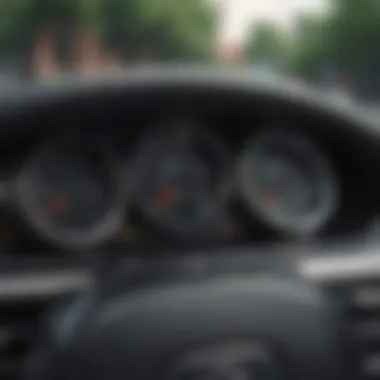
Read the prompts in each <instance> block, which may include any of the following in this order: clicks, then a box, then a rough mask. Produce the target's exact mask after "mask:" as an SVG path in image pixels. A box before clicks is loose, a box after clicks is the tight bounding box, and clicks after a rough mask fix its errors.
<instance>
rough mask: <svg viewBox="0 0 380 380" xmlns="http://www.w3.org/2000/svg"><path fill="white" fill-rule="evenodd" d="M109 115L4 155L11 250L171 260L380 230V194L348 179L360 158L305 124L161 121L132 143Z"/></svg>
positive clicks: (149, 123) (6, 239) (140, 127)
mask: <svg viewBox="0 0 380 380" xmlns="http://www.w3.org/2000/svg"><path fill="white" fill-rule="evenodd" d="M119 112H120V113H122V112H121V110H119ZM100 115H101V114H99V116H97V117H94V115H92V118H90V120H91V123H88V125H87V124H86V122H84V123H83V125H80V124H79V123H78V128H68V129H63V128H58V130H56V129H54V130H53V131H48V130H46V129H45V130H44V131H43V133H37V134H33V135H31V136H29V137H28V138H27V139H25V140H24V141H23V143H19V146H18V148H16V149H14V150H13V149H11V148H10V149H9V152H11V153H9V152H8V151H5V153H3V154H4V162H5V164H4V170H3V183H2V184H1V189H3V191H2V192H0V195H1V196H2V200H1V202H2V210H3V213H2V220H1V221H2V225H3V228H2V230H3V233H2V234H0V240H2V244H3V246H4V247H5V248H6V249H8V250H9V249H10V248H11V250H13V251H14V252H17V251H23V252H25V251H27V252H37V253H39V254H40V253H49V254H50V253H51V252H52V251H53V252H57V253H58V254H62V253H64V254H71V253H75V254H81V253H86V252H90V251H94V250H95V251H96V250H102V249H109V250H111V251H112V250H115V251H118V250H122V251H123V252H127V253H128V252H136V251H137V252H138V251H139V250H141V251H145V252H151V251H152V250H154V251H155V252H160V251H162V252H167V251H170V250H171V249H173V250H176V251H178V249H179V250H186V248H187V247H190V248H194V247H201V248H202V247H208V246H215V245H216V246H220V245H229V244H232V245H233V244H252V243H254V244H264V243H268V242H270V243H273V242H297V241H299V242H308V241H313V242H315V241H325V240H328V239H331V238H337V237H341V236H342V234H343V235H344V236H345V237H346V238H352V236H355V237H357V236H364V235H365V234H366V233H368V231H370V230H371V228H372V226H373V225H375V221H376V218H375V216H376V211H375V210H376V207H373V204H371V203H370V202H371V196H370V193H369V192H367V193H368V196H367V197H363V198H361V197H358V196H357V195H358V193H357V191H360V187H362V188H363V189H366V182H365V181H361V182H359V183H358V181H355V182H351V177H350V175H349V173H350V172H352V170H355V166H350V170H349V171H347V172H345V168H346V167H347V165H346V163H347V161H346V160H348V159H349V154H348V153H346V155H345V154H344V152H343V153H342V152H341V151H339V148H337V147H336V146H334V145H333V146H332V145H331V144H330V145H329V142H330V143H331V140H329V142H326V139H323V138H321V136H319V135H318V134H316V133H310V131H308V130H306V129H305V128H304V129H303V128H301V127H302V123H301V122H298V124H294V123H293V124H292V123H291V120H289V123H287V122H283V123H282V124H281V123H275V122H274V121H271V120H270V118H268V120H266V122H265V123H264V121H262V123H259V122H256V124H253V125H252V128H249V127H248V123H250V122H251V121H250V120H248V119H246V120H244V123H247V125H246V126H245V127H244V128H240V129H239V128H238V127H237V125H238V124H235V125H234V124H232V123H233V120H234V119H233V118H229V119H228V118H227V119H225V120H223V121H222V118H224V115H223V114H218V115H219V116H220V115H221V116H222V118H220V117H219V118H215V114H213V115H214V118H210V117H203V118H202V117H196V116H195V115H194V116H191V115H190V116H189V115H188V114H186V115H183V116H178V115H176V116H171V115H164V116H162V115H160V117H158V116H156V115H155V116H154V117H153V118H146V119H142V120H139V123H140V124H137V126H136V125H135V128H134V129H133V131H134V132H133V133H131V132H130V131H129V130H128V129H124V128H116V127H114V126H108V125H107V124H106V122H105V120H103V119H102V117H101V116H100ZM208 116H209V115H208ZM103 117H104V114H103ZM95 119H97V120H96V121H97V124H95V125H94V124H93V123H95ZM151 119H152V120H151ZM54 122H57V123H59V120H54ZM124 122H125V123H126V124H127V123H131V121H125V120H124ZM133 123H135V124H136V123H137V122H136V120H133ZM218 123H220V124H218ZM89 125H90V126H91V128H89V127H88V126H89ZM226 126H227V127H226ZM126 131H129V132H126ZM333 147H334V149H333ZM15 162H16V164H15ZM343 163H344V165H343ZM359 172H361V170H359V169H357V173H359ZM355 178H357V176H355ZM357 186H359V190H358V187H357ZM350 194H353V195H354V196H353V197H350ZM347 195H348V196H347ZM358 210H360V212H359V211H358ZM359 215H362V217H359ZM352 222H354V223H352ZM0 231H1V230H0Z"/></svg>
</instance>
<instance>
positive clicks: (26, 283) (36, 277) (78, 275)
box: [0, 270, 93, 301]
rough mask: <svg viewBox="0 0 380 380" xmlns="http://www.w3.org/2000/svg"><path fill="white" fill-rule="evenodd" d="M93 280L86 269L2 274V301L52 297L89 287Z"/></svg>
mask: <svg viewBox="0 0 380 380" xmlns="http://www.w3.org/2000/svg"><path fill="white" fill-rule="evenodd" d="M92 282H93V280H92V278H91V276H90V274H89V273H88V272H86V271H78V270H71V271H56V272H44V273H35V274H30V273H24V274H23V273H18V274H12V275H11V274H4V275H0V301H2V300H4V299H8V298H10V299H14V298H18V297H20V298H24V297H25V298H28V297H43V298H44V297H52V296H58V295H60V294H67V293H71V292H77V291H81V290H85V289H88V288H89V287H90V286H91V284H92Z"/></svg>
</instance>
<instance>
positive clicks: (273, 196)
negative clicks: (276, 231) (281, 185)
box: [261, 189, 278, 210]
mask: <svg viewBox="0 0 380 380" xmlns="http://www.w3.org/2000/svg"><path fill="white" fill-rule="evenodd" d="M277 203H278V193H277V191H276V190H275V189H268V190H265V192H264V194H263V196H262V198H261V206H262V208H263V209H264V210H272V209H273V208H274V207H276V205H277Z"/></svg>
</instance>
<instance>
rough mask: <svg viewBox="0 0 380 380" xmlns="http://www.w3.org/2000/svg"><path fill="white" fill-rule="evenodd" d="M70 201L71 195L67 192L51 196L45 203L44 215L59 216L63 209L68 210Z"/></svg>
mask: <svg viewBox="0 0 380 380" xmlns="http://www.w3.org/2000/svg"><path fill="white" fill-rule="evenodd" d="M69 201H70V199H69V196H68V195H66V194H62V195H55V196H53V197H51V198H50V199H49V200H48V201H47V202H46V204H45V205H44V209H43V213H44V215H45V216H47V217H49V218H54V217H56V216H59V215H60V214H61V213H62V212H63V211H65V210H67V207H68V205H69Z"/></svg>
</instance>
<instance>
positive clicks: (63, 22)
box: [0, 0, 380, 102]
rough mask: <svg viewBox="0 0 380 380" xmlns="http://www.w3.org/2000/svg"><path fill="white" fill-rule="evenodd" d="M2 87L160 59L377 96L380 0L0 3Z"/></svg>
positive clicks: (341, 94) (348, 96)
mask: <svg viewBox="0 0 380 380" xmlns="http://www.w3.org/2000/svg"><path fill="white" fill-rule="evenodd" d="M0 9H1V12H0V27H1V34H0V85H1V83H4V84H5V83H13V82H17V81H35V82H38V81H41V80H44V79H46V78H51V77H56V76H57V75H60V74H63V73H70V74H75V75H86V74H88V73H91V74H93V73H95V74H97V73H101V72H102V71H104V70H128V69H129V68H131V67H136V66H137V67H139V66H144V65H157V64H160V65H162V64H166V63H179V64H182V63H185V64H194V63H197V64H207V65H215V66H221V65H223V66H229V67H232V68H241V67H245V68H247V67H248V68H252V69H254V70H252V75H255V76H263V77H266V78H268V80H274V81H275V80H278V79H279V77H282V78H284V79H285V80H287V81H288V82H289V83H291V84H292V85H294V86H301V87H302V86H313V87H318V88H319V89H322V90H327V91H328V92H329V94H330V95H331V96H332V97H335V98H337V99H339V100H340V101H342V102H346V101H351V100H352V99H353V98H355V99H361V100H365V101H366V102H370V101H371V102H376V99H377V98H378V97H379V95H380V80H379V76H378V75H377V71H378V67H379V63H380V47H379V44H378V41H379V40H380V3H379V1H378V0H286V1H285V0H265V1H264V0H259V1H256V0H1V5H0Z"/></svg>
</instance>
